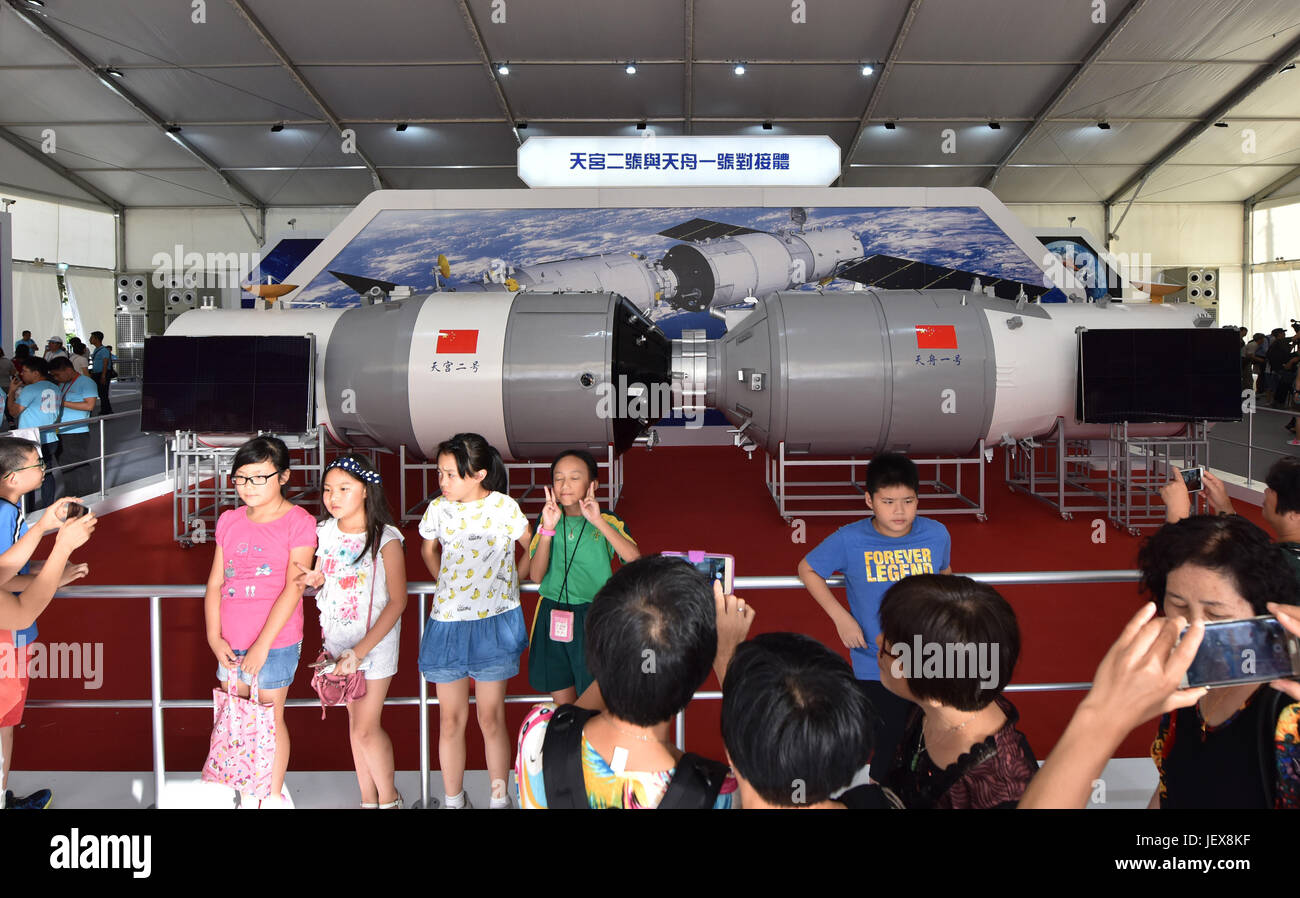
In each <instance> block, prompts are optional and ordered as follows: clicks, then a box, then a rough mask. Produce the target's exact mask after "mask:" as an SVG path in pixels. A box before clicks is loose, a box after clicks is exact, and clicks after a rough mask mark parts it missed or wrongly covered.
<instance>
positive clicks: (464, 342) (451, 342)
mask: <svg viewBox="0 0 1300 898" xmlns="http://www.w3.org/2000/svg"><path fill="white" fill-rule="evenodd" d="M918 330H919V329H918ZM949 330H952V328H949ZM956 345H957V344H956V343H953V346H956ZM477 351H478V331H476V330H473V331H438V345H437V347H436V348H435V349H434V352H436V353H438V354H439V355H443V354H449V353H459V354H462V355H468V354H469V353H473V352H477Z"/></svg>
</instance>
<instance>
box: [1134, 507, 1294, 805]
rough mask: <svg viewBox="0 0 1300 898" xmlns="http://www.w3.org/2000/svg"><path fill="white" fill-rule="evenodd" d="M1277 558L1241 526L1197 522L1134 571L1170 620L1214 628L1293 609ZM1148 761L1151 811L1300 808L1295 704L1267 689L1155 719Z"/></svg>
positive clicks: (1237, 691) (1152, 550) (1242, 666)
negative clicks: (1276, 608) (1287, 606)
mask: <svg viewBox="0 0 1300 898" xmlns="http://www.w3.org/2000/svg"><path fill="white" fill-rule="evenodd" d="M1283 551H1284V550H1283V549H1281V548H1280V547H1278V546H1277V545H1275V544H1274V543H1272V542H1270V540H1269V538H1268V534H1266V533H1265V532H1264V531H1263V530H1260V529H1259V528H1258V527H1256V526H1255V525H1254V524H1252V523H1250V522H1249V521H1247V520H1246V519H1245V518H1242V517H1239V516H1237V515H1199V516H1194V517H1190V518H1186V519H1184V520H1181V521H1178V522H1177V523H1173V524H1166V525H1165V526H1164V527H1162V528H1161V529H1160V530H1158V531H1156V533H1154V534H1153V535H1152V536H1151V537H1150V539H1148V540H1147V542H1146V544H1145V545H1144V546H1143V547H1142V550H1141V551H1140V552H1139V553H1138V567H1139V568H1140V569H1141V573H1142V586H1143V588H1144V589H1145V590H1146V591H1147V592H1149V593H1150V594H1151V596H1152V597H1153V598H1154V599H1155V601H1156V602H1157V604H1161V605H1162V606H1163V610H1164V613H1165V615H1166V616H1168V617H1183V618H1186V619H1187V620H1188V621H1189V622H1194V621H1197V620H1200V621H1203V622H1204V623H1206V624H1213V623H1214V622H1216V621H1225V620H1234V619H1240V618H1249V617H1255V616H1257V615H1262V614H1268V613H1269V611H1268V604H1269V603H1270V602H1274V603H1277V604H1283V603H1288V602H1291V601H1293V600H1294V593H1295V575H1294V574H1293V573H1292V571H1291V567H1290V566H1289V564H1288V563H1287V560H1286V558H1285V557H1284V555H1283ZM1234 660H1236V659H1234ZM1240 660H1241V662H1242V663H1237V664H1235V668H1236V670H1237V671H1240V672H1241V673H1242V675H1244V676H1248V675H1249V673H1250V672H1251V671H1252V670H1253V669H1254V668H1253V666H1252V665H1250V664H1249V663H1247V662H1248V661H1249V660H1250V659H1246V658H1243V659H1240ZM1151 755H1152V758H1153V759H1154V761H1155V763H1156V769H1157V770H1158V771H1159V773H1160V785H1159V787H1158V788H1157V789H1156V792H1155V794H1154V795H1152V796H1151V804H1150V807H1153V808H1156V807H1159V808H1264V807H1267V808H1272V807H1279V808H1295V807H1300V702H1297V701H1296V700H1294V699H1293V698H1292V697H1290V696H1289V695H1285V694H1284V693H1282V692H1279V691H1278V690H1276V689H1274V688H1273V687H1272V686H1271V685H1269V684H1267V683H1251V682H1243V683H1239V684H1235V685H1227V686H1221V687H1217V688H1213V689H1210V690H1209V691H1208V692H1207V693H1206V694H1205V695H1204V696H1203V697H1202V698H1201V699H1200V700H1199V701H1197V702H1196V704H1195V705H1193V706H1191V707H1188V708H1182V709H1180V710H1178V711H1175V712H1173V713H1170V714H1166V715H1164V717H1162V718H1161V720H1160V727H1159V730H1158V731H1157V734H1156V740H1155V743H1154V744H1153V745H1152V748H1151Z"/></svg>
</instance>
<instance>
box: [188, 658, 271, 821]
mask: <svg viewBox="0 0 1300 898" xmlns="http://www.w3.org/2000/svg"><path fill="white" fill-rule="evenodd" d="M238 680H239V671H238V670H233V671H230V676H229V678H228V679H227V680H226V689H224V690H222V689H213V690H212V740H211V743H210V747H209V748H208V759H207V761H205V762H204V764H203V781H204V782H206V783H221V784H222V785H223V786H229V787H230V788H232V789H237V790H238V791H240V792H244V793H247V794H249V795H252V796H253V797H255V798H270V797H271V776H272V772H273V770H274V768H275V708H274V707H273V706H271V705H263V704H262V703H261V702H259V701H258V697H257V677H253V685H252V688H251V689H250V690H249V697H248V698H241V697H240V696H239V694H238V692H237V691H236V690H237V688H238V687H237V686H236V683H237V682H238Z"/></svg>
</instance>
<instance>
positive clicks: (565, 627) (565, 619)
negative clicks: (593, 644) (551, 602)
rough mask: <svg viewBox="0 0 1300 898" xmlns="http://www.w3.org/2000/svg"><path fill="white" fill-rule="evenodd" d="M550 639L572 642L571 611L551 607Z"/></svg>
mask: <svg viewBox="0 0 1300 898" xmlns="http://www.w3.org/2000/svg"><path fill="white" fill-rule="evenodd" d="M551 641H552V642H573V612H572V611H561V610H560V609H559V608H552V609H551Z"/></svg>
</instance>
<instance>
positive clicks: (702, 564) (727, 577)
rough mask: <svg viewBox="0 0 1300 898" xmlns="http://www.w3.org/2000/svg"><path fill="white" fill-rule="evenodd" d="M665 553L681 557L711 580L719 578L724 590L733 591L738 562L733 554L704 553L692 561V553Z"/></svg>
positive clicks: (726, 591) (665, 553) (728, 592)
mask: <svg viewBox="0 0 1300 898" xmlns="http://www.w3.org/2000/svg"><path fill="white" fill-rule="evenodd" d="M663 554H664V555H672V556H675V557H678V558H681V559H682V560H683V561H685V562H686V563H687V564H690V565H691V566H692V567H694V568H695V569H696V570H697V571H699V572H700V573H702V574H704V575H705V576H706V577H708V578H709V579H710V580H717V581H718V582H719V583H721V584H722V591H723V592H725V593H727V594H730V593H731V591H732V588H733V585H734V579H735V578H734V574H735V563H736V562H735V559H734V558H733V557H732V556H730V555H704V556H703V557H702V558H700V560H699V561H692V560H691V558H690V555H689V554H688V553H686V552H664V553H663ZM696 557H697V558H699V557H700V556H699V555H698V554H697V555H696Z"/></svg>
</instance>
